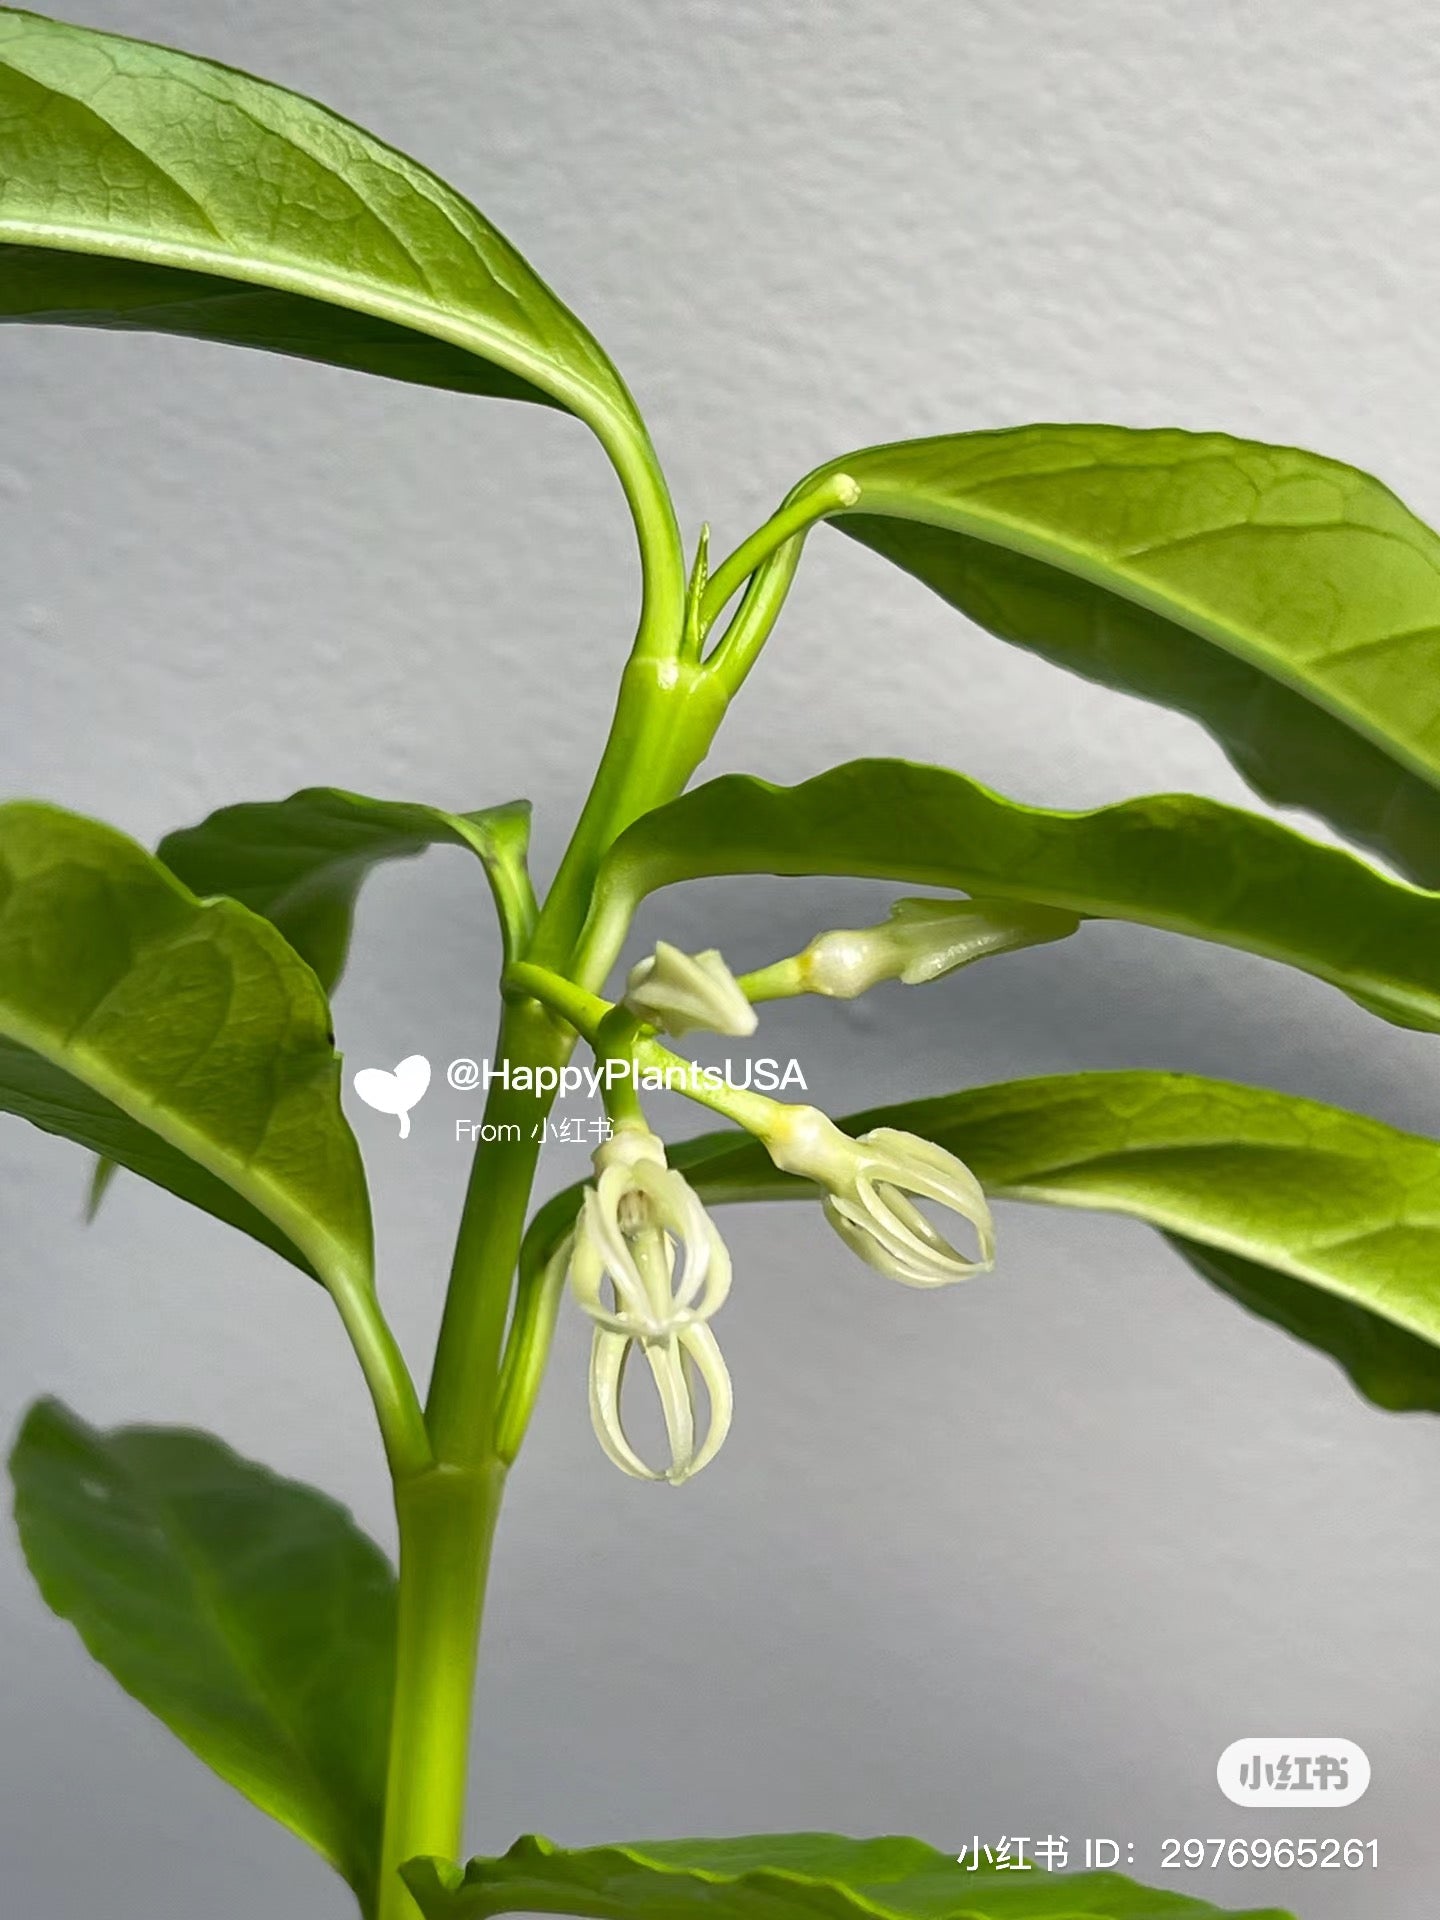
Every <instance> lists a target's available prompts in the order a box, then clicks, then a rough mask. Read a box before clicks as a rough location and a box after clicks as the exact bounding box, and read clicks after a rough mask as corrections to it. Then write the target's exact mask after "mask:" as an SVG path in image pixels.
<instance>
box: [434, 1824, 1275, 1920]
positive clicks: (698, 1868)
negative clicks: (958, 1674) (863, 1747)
mask: <svg viewBox="0 0 1440 1920" xmlns="http://www.w3.org/2000/svg"><path fill="white" fill-rule="evenodd" d="M404 1877H405V1880H406V1883H407V1884H408V1886H409V1887H410V1890H411V1892H412V1893H413V1894H414V1896H415V1899H416V1901H417V1902H418V1904H419V1907H420V1911H421V1912H422V1913H423V1914H424V1916H425V1920H486V1917H487V1916H488V1915H491V1914H499V1913H567V1914H576V1915H581V1916H586V1920H685V1916H686V1915H688V1914H696V1915H701V1916H707V1917H709V1916H719V1915H724V1920H1081V1917H1082V1916H1085V1917H1086V1920H1207V1916H1208V1920H1223V1916H1224V1915H1225V1914H1226V1913H1228V1914H1229V1916H1230V1920H1286V1916H1285V1915H1283V1914H1282V1913H1280V1912H1279V1910H1278V1909H1277V1908H1273V1907H1272V1908H1267V1909H1266V1910H1265V1911H1264V1912H1263V1913H1261V1912H1259V1911H1254V1910H1252V1911H1251V1912H1250V1913H1248V1914H1237V1913H1235V1912H1234V1910H1233V1909H1222V1908H1220V1907H1212V1906H1211V1905H1210V1904H1209V1903H1208V1902H1207V1901H1203V1900H1192V1899H1190V1898H1188V1897H1187V1896H1186V1895H1184V1894H1179V1893H1168V1892H1167V1893H1156V1892H1153V1891H1152V1890H1150V1889H1149V1888H1146V1887H1142V1886H1138V1885H1137V1884H1136V1883H1135V1881H1133V1880H1127V1879H1126V1878H1125V1877H1124V1876H1123V1875H1121V1874H1118V1873H1080V1874H1065V1875H1053V1876H1052V1875H1050V1874H1042V1873H1039V1872H1030V1873H1023V1872H1014V1871H1008V1872H1007V1871H996V1870H992V1869H990V1868H988V1867H982V1868H981V1869H980V1870H979V1871H978V1872H971V1871H968V1870H967V1869H966V1868H965V1867H963V1866H961V1865H960V1864H959V1861H958V1860H957V1858H956V1856H955V1855H953V1854H945V1853H939V1852H937V1851H936V1849H935V1848H933V1847H927V1846H925V1845H924V1844H923V1843H922V1842H921V1841H919V1840H905V1839H900V1838H886V1839H882V1840H848V1839H844V1838H842V1837H841V1836H839V1835H837V1834H829V1833H761V1834H754V1835H749V1836H747V1837H746V1838H744V1839H736V1840H654V1841H641V1842H638V1843H636V1844H633V1845H628V1846H613V1847H584V1848H579V1849H574V1850H566V1849H564V1848H561V1847H557V1846H555V1845H554V1844H553V1843H552V1842H551V1841H549V1840H544V1839H541V1838H539V1837H538V1836H527V1837H526V1838H525V1839H523V1840H517V1841H516V1843H515V1845H514V1846H513V1847H512V1848H511V1849H510V1851H509V1852H508V1853H507V1854H504V1855H502V1856H500V1857H499V1858H496V1859H480V1860H472V1861H471V1862H470V1865H469V1866H468V1867H467V1868H466V1869H465V1870H464V1873H463V1874H462V1873H461V1871H460V1869H459V1868H458V1867H450V1866H446V1865H444V1864H442V1863H441V1862H438V1861H434V1860H420V1861H415V1862H413V1863H412V1864H411V1865H410V1866H408V1867H406V1868H405V1869H404Z"/></svg>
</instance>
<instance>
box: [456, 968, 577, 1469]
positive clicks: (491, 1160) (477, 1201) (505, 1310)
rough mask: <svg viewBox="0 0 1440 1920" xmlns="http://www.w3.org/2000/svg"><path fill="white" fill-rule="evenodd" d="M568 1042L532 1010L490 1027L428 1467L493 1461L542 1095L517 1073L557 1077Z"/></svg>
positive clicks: (545, 1106) (527, 1003)
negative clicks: (432, 1460) (489, 1075)
mask: <svg viewBox="0 0 1440 1920" xmlns="http://www.w3.org/2000/svg"><path fill="white" fill-rule="evenodd" d="M574 1045H575V1036H574V1034H573V1032H571V1031H570V1030H569V1029H567V1028H566V1027H564V1026H562V1025H561V1024H560V1023H559V1022H558V1021H556V1020H555V1019H554V1018H552V1016H551V1015H550V1014H549V1013H547V1012H546V1011H545V1009H544V1008H543V1007H542V1006H540V1005H539V1004H538V1002H536V1001H534V1000H529V999H519V1000H513V1001H510V1002H509V1003H508V1004H507V1005H506V1008H505V1011H504V1014H503V1015H502V1017H501V1021H500V1031H499V1034H498V1035H497V1037H496V1041H495V1055H494V1059H493V1061H492V1063H491V1070H492V1072H494V1073H495V1074H497V1075H499V1074H500V1073H501V1072H502V1071H504V1072H507V1073H508V1076H509V1084H506V1082H505V1081H504V1080H502V1079H499V1078H497V1079H496V1080H494V1081H492V1082H491V1085H490V1089H489V1093H488V1095H487V1097H486V1101H485V1112H484V1128H485V1133H484V1135H483V1137H482V1139H481V1142H480V1145H479V1147H478V1148H477V1150H476V1154H475V1158H474V1161H473V1162H472V1164H471V1168H470V1184H469V1186H468V1188H467V1190H466V1195H465V1207H464V1212H463V1213H462V1215H461V1219H460V1231H459V1234H458V1236H457V1238H456V1241H455V1254H454V1259H453V1261H452V1265H451V1275H450V1287H449V1291H448V1293H447V1295H446V1299H445V1313H444V1317H443V1319H442V1321H441V1324H440V1339H439V1343H438V1345H437V1347H436V1350H435V1371H434V1374H433V1376H432V1378H431V1382H430V1398H429V1403H428V1406H427V1408H426V1420H427V1423H428V1425H429V1429H430V1439H431V1444H432V1445H433V1447H434V1449H435V1454H436V1457H437V1459H439V1460H441V1461H444V1462H447V1463H449V1464H451V1465H459V1466H468V1467H476V1466H479V1465H482V1464H483V1463H484V1462H486V1461H487V1460H489V1459H491V1458H492V1456H493V1448H494V1418H495V1396H496V1389H497V1385H498V1376H499V1367H500V1352H501V1345H502V1342H503V1340H504V1335H505V1322H506V1318H507V1316H508V1314H509V1311H510V1291H511V1283H512V1281H513V1279H514V1274H515V1262H516V1260H517V1258H518V1256H519V1252H520V1241H521V1237H522V1235H523V1234H524V1231H525V1214H526V1210H527V1209H528V1207H529V1204H530V1188H531V1185H532V1183H533V1181H534V1178H535V1167H536V1164H537V1162H538V1161H539V1158H540V1148H541V1145H542V1144H543V1139H544V1131H545V1121H546V1118H547V1116H548V1115H549V1112H550V1108H551V1106H552V1105H553V1103H554V1098H555V1095H554V1093H553V1091H551V1092H537V1091H536V1090H535V1089H534V1087H533V1086H532V1087H530V1088H525V1087H523V1086H519V1085H517V1084H516V1082H517V1079H518V1078H519V1077H520V1076H521V1075H522V1073H523V1071H524V1070H525V1069H528V1070H529V1071H530V1073H531V1075H532V1076H534V1074H535V1070H536V1069H538V1068H545V1067H549V1068H553V1069H556V1070H558V1069H559V1068H560V1067H561V1066H563V1065H564V1063H565V1061H566V1060H567V1059H568V1058H569V1056H570V1053H571V1050H572V1049H573V1047H574Z"/></svg>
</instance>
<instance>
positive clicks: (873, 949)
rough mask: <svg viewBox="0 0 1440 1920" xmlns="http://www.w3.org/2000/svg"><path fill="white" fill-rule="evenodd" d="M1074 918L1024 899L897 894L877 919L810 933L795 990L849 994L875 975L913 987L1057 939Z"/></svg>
mask: <svg viewBox="0 0 1440 1920" xmlns="http://www.w3.org/2000/svg"><path fill="white" fill-rule="evenodd" d="M1079 924H1080V920H1079V917H1078V915H1076V914H1073V913H1065V912H1063V911H1061V910H1060V909H1059V908H1057V907H1043V906H1037V905H1035V904H1033V903H1032V902H1030V901H1028V900H897V901H896V902H895V904H894V906H892V907H891V909H890V917H889V919H888V920H885V921H883V922H882V923H881V924H880V925H879V926H876V927H860V928H858V929H853V930H846V929H842V930H840V931H837V932H835V933H822V934H821V935H820V936H819V937H818V938H817V939H815V940H812V941H811V942H810V945H809V946H808V947H807V948H806V949H805V951H804V952H803V953H802V954H800V955H799V957H798V963H797V973H798V981H799V985H800V988H801V990H802V991H803V992H806V993H823V994H826V995H828V996H829V997H830V998H831V999H833V1000H853V999H854V998H855V997H856V996H857V995H858V994H862V993H867V992H868V991H869V990H870V988H871V987H874V986H878V985H879V984H880V982H881V981H882V980H903V981H904V982H905V984H906V985H907V986H918V985H919V984H920V983H921V982H922V981H926V980H938V979H939V978H940V976H941V974H944V973H951V972H953V971H954V969H955V968H956V967H963V966H967V965H968V964H969V963H970V961H972V960H983V959H984V958H985V957H986V956H987V955H988V954H992V953H1009V952H1011V951H1013V950H1014V949H1015V948H1017V947H1032V946H1039V945H1040V944H1042V943H1043V942H1044V941H1047V940H1063V939H1064V938H1065V937H1066V935H1067V934H1071V933H1074V931H1075V929H1076V928H1077V927H1078V926H1079Z"/></svg>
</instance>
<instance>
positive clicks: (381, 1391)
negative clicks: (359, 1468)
mask: <svg viewBox="0 0 1440 1920" xmlns="http://www.w3.org/2000/svg"><path fill="white" fill-rule="evenodd" d="M331 1298H332V1299H333V1300H334V1302H335V1305H336V1307H337V1309H338V1310H339V1314H340V1318H341V1320H342V1321H343V1323H344V1326H345V1331H346V1332H347V1333H348V1334H349V1336H350V1344H351V1346H352V1347H353V1348H354V1349H355V1356H356V1358H357V1359H358V1360H359V1362H360V1369H361V1372H362V1373H363V1374H364V1375H365V1384H366V1386H368V1387H369V1389H370V1398H371V1400H372V1401H373V1402H374V1403H375V1417H376V1419H377V1421H378V1422H379V1425H380V1435H381V1438H382V1439H383V1441H384V1443H385V1457H386V1459H387V1460H388V1461H389V1463H390V1472H391V1474H392V1475H393V1476H394V1477H396V1478H400V1477H401V1476H403V1475H406V1474H413V1473H420V1472H423V1470H424V1469H425V1468H426V1467H428V1466H429V1465H430V1463H431V1453H430V1439H429V1435H428V1434H427V1432H426V1429H425V1415H424V1414H423V1413H422V1411H421V1408H420V1399H419V1396H418V1394H417V1393H416V1391H415V1383H414V1381H413V1380H412V1379H411V1378H410V1370H409V1368H408V1367H407V1366H406V1365H405V1359H404V1356H403V1354H402V1353H401V1351H400V1348H399V1344H398V1343H397V1341H396V1339H395V1336H394V1334H393V1333H392V1332H391V1331H390V1326H389V1323H388V1322H387V1320H386V1318H385V1316H384V1314H383V1313H382V1312H381V1310H380V1302H379V1301H378V1300H377V1299H376V1297H375V1295H374V1293H372V1292H371V1291H370V1289H369V1288H368V1287H339V1286H337V1287H334V1288H332V1289H331Z"/></svg>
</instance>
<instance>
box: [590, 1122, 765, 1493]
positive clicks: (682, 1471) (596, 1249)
mask: <svg viewBox="0 0 1440 1920" xmlns="http://www.w3.org/2000/svg"><path fill="white" fill-rule="evenodd" d="M594 1159H595V1173H596V1180H595V1184H594V1185H593V1186H591V1187H587V1188H586V1189H585V1192H584V1195H583V1197H582V1200H581V1208H580V1215H579V1218H578V1220H577V1222H576V1225H575V1231H574V1233H573V1235H572V1237H571V1243H570V1251H569V1270H570V1288H571V1291H572V1292H573V1294H574V1295H575V1298H576V1299H577V1300H578V1301H579V1303H580V1305H581V1306H582V1307H583V1308H584V1309H585V1311H586V1313H588V1314H589V1316H590V1318H591V1319H592V1320H593V1321H594V1322H595V1334H594V1339H593V1341H592V1343H591V1350H590V1417H591V1419H592V1421H593V1423H594V1426H595V1432H596V1435H597V1437H598V1438H599V1441H600V1444H601V1446H602V1447H603V1448H604V1449H605V1452H606V1453H607V1454H608V1455H609V1457H610V1459H612V1460H613V1461H614V1462H615V1464H616V1466H618V1467H621V1468H623V1469H624V1471H625V1472H626V1473H629V1474H633V1475H635V1476H636V1478H638V1479H643V1480H669V1481H671V1482H672V1483H674V1484H676V1485H678V1484H679V1483H680V1482H681V1481H683V1480H688V1479H690V1478H691V1477H692V1476H693V1475H695V1474H697V1473H698V1472H699V1471H700V1469H701V1468H702V1467H703V1466H706V1465H707V1464H708V1463H709V1462H710V1461H711V1460H713V1459H714V1457H715V1455H716V1454H717V1453H718V1452H719V1450H720V1447H721V1445H722V1443H723V1441H724V1439H725V1435H726V1433H727V1432H728V1430H729V1426H730V1415H731V1408H732V1405H733V1398H732V1394H731V1388H730V1375H729V1373H728V1371H727V1369H726V1366H725V1362H724V1359H723V1358H722V1356H721V1353H720V1348H719V1346H718V1345H717V1343H716V1340H715V1336H714V1334H713V1333H712V1332H711V1330H710V1327H709V1326H708V1324H707V1323H708V1321H709V1319H710V1316H711V1315H712V1314H713V1313H714V1312H715V1311H716V1309H717V1308H718V1307H720V1306H721V1304H722V1303H723V1302H724V1299H725V1296H726V1294H727V1293H728V1292H729V1291H730V1256H729V1254H728V1253H727V1252H726V1250H725V1243H724V1241H723V1240H722V1239H721V1238H720V1235H719V1232H718V1231H717V1230H716V1227H715V1223H714V1221H713V1220H712V1219H711V1218H710V1216H709V1214H708V1213H706V1211H705V1209H704V1207H702V1206H701V1204H700V1202H699V1200H698V1199H697V1198H696V1196H695V1194H694V1192H693V1191H692V1190H691V1188H690V1187H689V1185H688V1184H687V1182H686V1180H685V1178H684V1176H683V1175H682V1174H680V1173H678V1172H677V1171H676V1170H675V1169H674V1168H673V1167H669V1166H667V1165H666V1163H665V1148H664V1144H663V1142H662V1141H661V1140H659V1139H658V1138H657V1136H656V1135H655V1134H653V1133H651V1132H650V1131H649V1130H648V1129H647V1128H645V1127H635V1126H631V1127H621V1128H620V1129H619V1130H618V1131H617V1132H616V1134H615V1136H614V1138H613V1139H611V1140H607V1141H606V1142H605V1143H604V1145H603V1146H601V1147H599V1148H597V1149H596V1152H595V1156H594ZM677 1259H678V1261H679V1275H678V1283H677V1274H676V1265H677ZM607 1283H608V1293H609V1298H608V1299H607ZM637 1345H638V1346H639V1347H640V1348H641V1349H642V1350H643V1352H644V1354H645V1358H646V1361H647V1362H648V1364H649V1367H650V1372H651V1374H652V1376H653V1378H654V1381H655V1386H656V1390H657V1392H658V1393H659V1396H660V1406H661V1411H662V1412H663V1414H664V1416H665V1431H666V1435H667V1437H668V1440H669V1445H670V1465H669V1467H668V1468H666V1469H664V1470H663V1471H662V1470H657V1469H655V1468H652V1467H648V1466H647V1465H646V1464H645V1462H644V1461H643V1460H642V1459H641V1458H640V1456H639V1455H638V1454H637V1453H636V1452H635V1449H634V1448H633V1447H632V1446H631V1444H630V1442H629V1440H628V1439H627V1438H626V1435H625V1429H624V1423H623V1421H622V1419H621V1414H620V1393H621V1386H622V1384H623V1381H624V1377H625V1368H626V1364H627V1362H628V1361H629V1359H630V1355H631V1351H632V1349H633V1348H634V1347H636V1346H637ZM697 1381H698V1382H701V1383H703V1385H704V1387H705V1391H706V1394H707V1395H708V1397H709V1402H710V1417H709V1425H708V1428H707V1431H706V1434H705V1438H704V1441H703V1443H701V1444H700V1445H698V1446H697V1444H696V1421H695V1412H696V1400H695V1388H696V1383H697Z"/></svg>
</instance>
